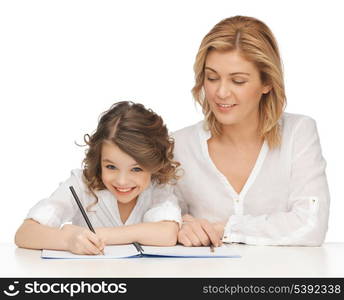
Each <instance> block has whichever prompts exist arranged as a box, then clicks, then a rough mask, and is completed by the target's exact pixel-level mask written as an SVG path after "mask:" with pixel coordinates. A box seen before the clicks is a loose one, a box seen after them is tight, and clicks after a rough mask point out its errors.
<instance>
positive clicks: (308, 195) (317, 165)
mask: <svg viewBox="0 0 344 300" xmlns="http://www.w3.org/2000/svg"><path fill="white" fill-rule="evenodd" d="M194 71H195V81H196V82H195V86H194V87H193V89H192V92H193V96H194V98H195V99H196V101H197V102H198V103H199V104H200V105H201V106H202V109H203V113H204V116H205V120H204V121H202V122H200V123H198V124H195V125H193V126H190V127H187V128H184V129H182V130H179V131H177V132H176V133H175V134H174V138H175V152H174V154H175V157H174V158H175V159H176V160H177V161H179V162H180V163H181V165H182V168H183V169H184V175H183V177H182V178H181V179H180V180H179V182H178V183H177V185H176V187H175V194H176V195H177V197H178V199H179V201H180V202H181V206H182V209H183V213H184V215H183V221H184V222H183V226H182V227H181V229H180V231H179V235H178V241H179V242H180V243H181V244H184V245H186V246H200V245H209V243H213V244H215V245H219V244H221V241H223V242H229V243H230V242H239V243H246V244H253V245H307V246H318V245H320V244H321V243H322V242H323V241H324V238H325V234H326V231H327V223H328V213H329V201H330V197H329V191H328V185H327V180H326V175H325V166H326V162H325V160H324V159H323V157H322V154H321V148H320V142H319V138H318V133H317V129H316V124H315V122H314V120H312V119H311V118H309V117H306V116H301V115H295V114H288V113H284V112H283V110H284V107H285V103H286V97H285V92H284V83H283V74H282V67H281V60H280V55H279V51H278V47H277V43H276V41H275V38H274V36H273V35H272V33H271V31H270V29H269V28H268V27H267V26H266V25H265V24H264V23H262V22H261V21H259V20H257V19H254V18H250V17H242V16H236V17H232V18H228V19H225V20H222V21H221V22H219V23H218V24H217V25H215V27H214V28H213V29H212V30H211V31H210V32H209V33H208V34H207V35H206V36H205V37H204V39H203V41H202V43H201V46H200V48H199V51H198V53H197V56H196V62H195V65H194Z"/></svg>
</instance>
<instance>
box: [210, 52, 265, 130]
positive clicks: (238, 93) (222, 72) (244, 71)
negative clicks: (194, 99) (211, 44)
mask: <svg viewBox="0 0 344 300" xmlns="http://www.w3.org/2000/svg"><path fill="white" fill-rule="evenodd" d="M204 90H205V99H206V101H208V103H209V105H210V109H211V111H212V112H213V113H214V115H215V117H216V119H217V121H218V122H220V123H221V124H222V125H224V126H226V125H239V124H245V125H248V124H255V123H256V122H258V108H259V101H260V99H261V96H262V94H266V93H268V92H269V91H270V86H269V85H263V84H262V82H261V80H260V76H259V70H258V69H257V67H256V66H255V65H254V64H253V63H252V62H250V61H248V60H246V59H244V58H243V57H242V56H241V55H240V54H239V53H238V52H237V51H221V52H220V51H217V50H212V51H210V52H209V53H208V55H207V59H206V62H205V79H204Z"/></svg>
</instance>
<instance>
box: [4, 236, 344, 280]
mask: <svg viewBox="0 0 344 300" xmlns="http://www.w3.org/2000/svg"><path fill="white" fill-rule="evenodd" d="M229 247H231V248H232V249H233V253H237V254H239V255H241V256H242V257H241V258H211V259H206V258H202V259H199V258H130V259H101V260H84V259H82V260H52V259H41V258H40V254H41V251H39V250H27V249H21V248H17V247H16V246H15V245H11V244H0V254H1V257H0V277H118V278H124V277H344V243H327V244H324V245H323V246H322V247H272V246H268V247H265V246H264V247H263V246H247V245H238V244H234V245H229Z"/></svg>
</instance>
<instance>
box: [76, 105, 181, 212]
mask: <svg viewBox="0 0 344 300" xmlns="http://www.w3.org/2000/svg"><path fill="white" fill-rule="evenodd" d="M84 141H85V143H86V145H87V146H88V149H87V150H86V156H85V158H84V160H83V175H84V178H83V179H84V181H85V183H86V185H87V187H88V188H89V191H90V192H91V194H93V196H95V198H96V202H95V203H92V204H91V205H89V206H88V210H89V208H90V207H91V206H93V205H94V204H96V203H97V202H98V198H97V196H96V194H95V193H94V191H96V190H103V189H106V187H105V185H104V183H103V181H102V175H101V149H102V145H103V143H104V142H111V143H113V144H115V145H117V146H118V148H120V149H121V150H122V151H123V152H125V153H126V154H128V155H129V156H131V157H132V158H133V159H134V160H135V161H136V162H137V163H138V164H139V165H140V166H142V167H143V168H146V169H147V170H148V171H150V172H151V173H152V176H151V179H152V181H153V182H156V183H157V184H165V183H171V184H174V183H175V182H176V180H177V179H178V178H179V176H178V175H177V172H178V171H179V169H178V167H179V166H180V163H179V162H176V161H174V160H173V148H174V140H173V139H172V138H171V137H170V136H169V134H168V130H167V128H166V126H165V124H164V122H163V119H162V118H161V117H160V116H159V115H157V114H156V113H155V112H153V111H152V110H150V109H146V108H145V107H144V106H143V105H142V104H139V103H133V102H129V101H122V102H117V103H115V104H113V105H112V106H111V107H110V109H109V110H107V111H105V112H104V113H103V114H102V115H101V116H100V119H99V122H98V126H97V129H96V131H95V132H94V133H93V134H92V135H89V134H85V136H84Z"/></svg>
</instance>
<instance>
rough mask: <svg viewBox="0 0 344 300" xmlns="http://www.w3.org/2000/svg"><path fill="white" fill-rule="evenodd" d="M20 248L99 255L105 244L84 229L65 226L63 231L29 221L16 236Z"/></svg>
mask: <svg viewBox="0 0 344 300" xmlns="http://www.w3.org/2000/svg"><path fill="white" fill-rule="evenodd" d="M15 243H16V245H17V246H18V247H22V248H28V249H52V250H66V251H70V252H73V253H76V254H99V253H100V251H101V250H103V248H104V242H103V241H102V240H101V239H100V238H99V237H98V236H97V235H95V234H94V233H93V232H91V231H89V230H88V229H86V228H84V227H79V226H75V225H65V226H63V227H62V228H61V229H60V228H57V227H50V226H46V225H42V224H40V223H38V222H36V221H35V220H33V219H27V220H25V221H24V222H23V224H22V225H21V226H20V227H19V229H18V230H17V232H16V235H15Z"/></svg>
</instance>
